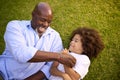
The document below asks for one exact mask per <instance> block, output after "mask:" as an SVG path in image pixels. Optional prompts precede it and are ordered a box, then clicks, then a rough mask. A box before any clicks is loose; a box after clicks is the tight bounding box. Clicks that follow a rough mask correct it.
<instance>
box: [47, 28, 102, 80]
mask: <svg viewBox="0 0 120 80" xmlns="http://www.w3.org/2000/svg"><path fill="white" fill-rule="evenodd" d="M70 40H71V42H70V45H69V49H68V50H67V49H64V50H63V51H62V54H71V55H72V56H74V57H75V58H76V64H75V66H74V67H73V68H70V67H68V66H66V65H62V64H60V63H58V62H54V63H53V65H52V67H51V70H50V72H51V74H52V75H51V76H50V78H49V80H80V79H83V78H84V77H85V75H86V74H87V73H88V69H89V66H90V59H91V58H93V57H97V55H98V54H99V53H100V51H102V50H103V48H104V44H103V42H102V40H101V37H100V35H99V33H98V32H97V31H96V30H94V29H89V28H85V27H84V28H77V29H76V30H74V31H73V32H72V35H71V39H70Z"/></svg>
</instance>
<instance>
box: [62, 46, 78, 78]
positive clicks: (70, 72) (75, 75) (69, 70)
mask: <svg viewBox="0 0 120 80" xmlns="http://www.w3.org/2000/svg"><path fill="white" fill-rule="evenodd" d="M68 52H69V51H68V50H67V49H66V48H65V49H64V50H63V51H62V54H68ZM64 69H65V73H67V74H68V75H69V76H70V77H71V79H72V80H79V79H80V75H79V74H78V73H77V72H76V71H74V70H73V69H72V68H70V67H68V66H66V65H64Z"/></svg>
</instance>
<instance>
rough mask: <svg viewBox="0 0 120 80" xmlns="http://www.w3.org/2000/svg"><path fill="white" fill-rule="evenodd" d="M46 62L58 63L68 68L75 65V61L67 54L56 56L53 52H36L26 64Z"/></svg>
mask: <svg viewBox="0 0 120 80" xmlns="http://www.w3.org/2000/svg"><path fill="white" fill-rule="evenodd" d="M45 61H46V62H47V61H58V62H60V63H61V64H65V65H67V66H69V67H73V66H74V65H75V62H76V59H75V58H74V57H73V56H71V55H69V54H58V53H55V52H46V51H39V50H38V51H37V52H36V54H35V55H34V56H33V58H32V59H30V60H29V61H28V62H45Z"/></svg>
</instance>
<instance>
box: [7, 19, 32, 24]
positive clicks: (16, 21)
mask: <svg viewBox="0 0 120 80" xmlns="http://www.w3.org/2000/svg"><path fill="white" fill-rule="evenodd" d="M9 23H16V24H17V23H23V24H28V23H30V20H12V21H10V22H9Z"/></svg>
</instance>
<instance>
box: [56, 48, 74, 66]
mask: <svg viewBox="0 0 120 80" xmlns="http://www.w3.org/2000/svg"><path fill="white" fill-rule="evenodd" d="M58 62H60V63H61V64H64V65H66V66H68V67H71V68H72V67H73V66H74V65H75V63H76V59H75V58H74V57H73V56H72V55H70V54H68V50H67V49H64V50H63V51H62V54H60V58H59V60H58Z"/></svg>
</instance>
